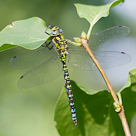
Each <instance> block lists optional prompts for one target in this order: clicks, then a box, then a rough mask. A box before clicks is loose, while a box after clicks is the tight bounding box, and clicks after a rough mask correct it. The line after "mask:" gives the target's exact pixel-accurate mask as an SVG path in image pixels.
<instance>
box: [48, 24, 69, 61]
mask: <svg viewBox="0 0 136 136" xmlns="http://www.w3.org/2000/svg"><path fill="white" fill-rule="evenodd" d="M62 33H63V31H62V29H59V27H56V26H55V27H53V28H52V31H51V33H50V35H51V36H52V37H53V39H52V42H53V43H54V45H55V48H56V50H57V52H58V55H59V57H60V59H61V60H62V61H66V55H67V54H68V47H67V41H66V39H65V38H64V36H63V35H62Z"/></svg>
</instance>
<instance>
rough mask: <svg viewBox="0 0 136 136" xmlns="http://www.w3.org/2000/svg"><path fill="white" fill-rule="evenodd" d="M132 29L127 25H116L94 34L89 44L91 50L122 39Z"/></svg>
mask: <svg viewBox="0 0 136 136" xmlns="http://www.w3.org/2000/svg"><path fill="white" fill-rule="evenodd" d="M129 32H130V29H129V28H128V27H126V26H115V27H112V28H109V29H106V30H104V31H101V32H99V33H95V34H92V35H91V36H90V39H89V42H88V44H89V46H90V48H91V50H95V49H96V48H99V46H105V45H109V44H111V43H112V42H115V41H117V40H120V39H121V38H123V37H125V36H126V35H128V34H129Z"/></svg>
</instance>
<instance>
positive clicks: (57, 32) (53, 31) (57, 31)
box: [50, 26, 63, 36]
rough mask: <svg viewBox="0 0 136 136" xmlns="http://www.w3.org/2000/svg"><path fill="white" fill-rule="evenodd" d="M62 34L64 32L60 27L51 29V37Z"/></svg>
mask: <svg viewBox="0 0 136 136" xmlns="http://www.w3.org/2000/svg"><path fill="white" fill-rule="evenodd" d="M61 34H63V30H62V29H60V28H59V27H58V26H54V27H53V28H52V29H51V32H50V36H58V35H61Z"/></svg>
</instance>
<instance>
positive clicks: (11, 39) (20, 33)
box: [0, 17, 50, 50]
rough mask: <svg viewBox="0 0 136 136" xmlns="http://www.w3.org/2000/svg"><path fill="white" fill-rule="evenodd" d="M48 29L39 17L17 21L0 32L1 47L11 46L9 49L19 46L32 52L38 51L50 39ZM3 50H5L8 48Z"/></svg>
mask: <svg viewBox="0 0 136 136" xmlns="http://www.w3.org/2000/svg"><path fill="white" fill-rule="evenodd" d="M46 28H47V27H46V24H45V22H44V21H43V20H42V19H40V18H38V17H32V18H29V19H26V20H20V21H15V22H13V23H12V24H10V25H8V26H6V27H5V28H4V29H3V30H2V31H1V32H0V47H1V46H2V45H4V44H10V47H9V48H11V47H12V46H11V45H18V46H21V47H23V48H26V49H30V50H33V49H36V48H38V47H39V46H41V45H42V44H43V43H44V42H45V41H46V40H47V39H48V38H49V37H50V36H49V35H47V34H46V33H45V30H46ZM13 47H14V46H13ZM1 48H2V49H1ZM1 48H0V50H5V49H7V48H8V47H7V46H4V47H1Z"/></svg>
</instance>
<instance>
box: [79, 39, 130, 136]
mask: <svg viewBox="0 0 136 136" xmlns="http://www.w3.org/2000/svg"><path fill="white" fill-rule="evenodd" d="M82 45H83V47H84V48H85V50H86V51H87V53H88V54H89V56H90V57H91V59H92V60H93V62H94V63H95V65H96V66H97V68H98V70H99V71H100V73H101V75H102V77H103V79H104V81H105V83H106V85H107V87H108V89H109V91H110V93H111V95H112V97H113V100H114V102H116V103H117V104H118V105H120V107H121V110H120V112H118V116H119V117H120V120H121V123H122V126H123V129H124V133H125V136H131V133H130V130H129V127H128V123H127V120H126V117H125V113H124V108H123V106H122V105H121V104H120V103H119V101H118V98H117V96H116V94H115V92H114V90H113V88H112V86H111V84H110V82H109V80H108V78H107V76H106V75H105V73H104V71H103V69H102V67H101V66H100V64H99V62H98V61H97V59H96V58H95V56H94V54H93V53H92V51H91V49H90V48H89V45H88V40H87V39H82Z"/></svg>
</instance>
